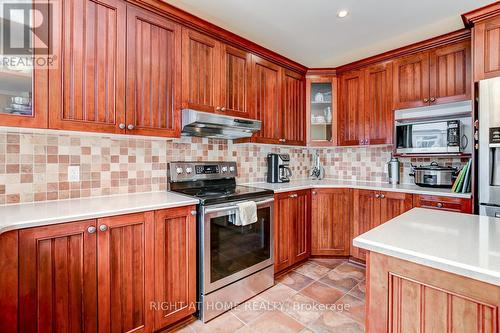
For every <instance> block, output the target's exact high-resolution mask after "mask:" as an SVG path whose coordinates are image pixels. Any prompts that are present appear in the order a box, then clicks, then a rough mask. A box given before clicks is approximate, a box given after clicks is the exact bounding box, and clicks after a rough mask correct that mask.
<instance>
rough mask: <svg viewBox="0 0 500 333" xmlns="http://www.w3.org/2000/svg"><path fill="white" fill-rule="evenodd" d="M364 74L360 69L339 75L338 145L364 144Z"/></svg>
mask: <svg viewBox="0 0 500 333" xmlns="http://www.w3.org/2000/svg"><path fill="white" fill-rule="evenodd" d="M364 90H365V75H364V72H363V71H362V70H358V71H352V72H348V73H343V74H342V75H341V76H340V96H339V98H340V101H339V105H340V108H339V145H341V146H357V145H362V144H365V138H364V136H365V127H364V113H365V98H364V95H365V92H364Z"/></svg>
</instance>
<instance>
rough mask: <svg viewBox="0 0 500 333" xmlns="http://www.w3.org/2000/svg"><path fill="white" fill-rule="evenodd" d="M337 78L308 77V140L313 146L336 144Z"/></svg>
mask: <svg viewBox="0 0 500 333" xmlns="http://www.w3.org/2000/svg"><path fill="white" fill-rule="evenodd" d="M334 88H336V78H335V77H309V78H307V109H308V124H309V128H308V140H309V145H311V146H331V145H334V144H336V114H337V113H336V111H337V110H336V104H337V103H336V100H337V96H336V92H335V89H334Z"/></svg>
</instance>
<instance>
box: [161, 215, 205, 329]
mask: <svg viewBox="0 0 500 333" xmlns="http://www.w3.org/2000/svg"><path fill="white" fill-rule="evenodd" d="M193 210H194V211H196V207H195V206H189V207H179V208H173V209H164V210H159V211H156V212H155V251H154V254H155V256H154V260H155V264H154V267H155V303H156V304H158V303H160V304H166V305H167V307H166V308H164V307H160V306H159V305H158V307H159V308H158V309H155V329H156V330H159V329H161V328H162V327H165V326H168V325H170V324H173V323H175V322H176V321H178V320H180V319H182V318H184V317H187V316H189V315H190V314H192V313H194V312H195V310H196V216H193V215H192V214H191V211H193ZM161 302H164V303H161Z"/></svg>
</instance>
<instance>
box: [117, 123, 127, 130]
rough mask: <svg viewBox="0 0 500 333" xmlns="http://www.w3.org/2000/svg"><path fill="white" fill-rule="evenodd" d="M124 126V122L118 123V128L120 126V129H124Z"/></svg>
mask: <svg viewBox="0 0 500 333" xmlns="http://www.w3.org/2000/svg"><path fill="white" fill-rule="evenodd" d="M125 127H126V126H125V124H120V125H118V128H120V129H125Z"/></svg>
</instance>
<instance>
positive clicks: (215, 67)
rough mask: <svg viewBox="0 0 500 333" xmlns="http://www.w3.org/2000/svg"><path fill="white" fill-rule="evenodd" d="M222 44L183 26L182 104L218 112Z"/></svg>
mask: <svg viewBox="0 0 500 333" xmlns="http://www.w3.org/2000/svg"><path fill="white" fill-rule="evenodd" d="M219 91H220V43H219V42H218V41H216V40H215V39H212V38H210V37H208V36H206V35H203V34H200V33H198V32H195V31H192V30H189V29H187V28H183V29H182V107H183V108H191V109H195V110H199V111H207V112H215V108H216V107H218V105H217V104H218V103H219V100H220V96H219Z"/></svg>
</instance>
